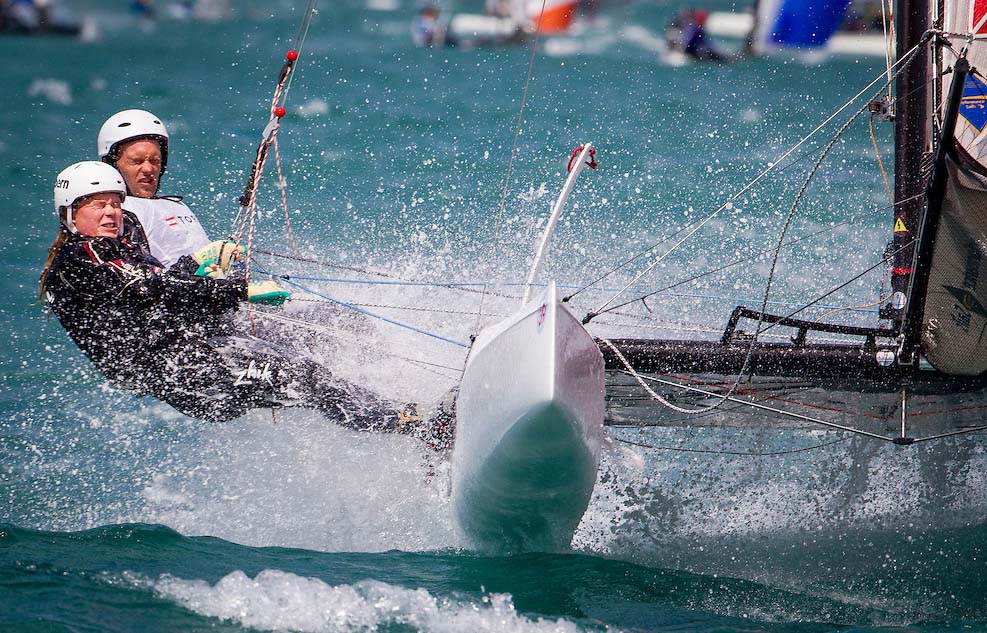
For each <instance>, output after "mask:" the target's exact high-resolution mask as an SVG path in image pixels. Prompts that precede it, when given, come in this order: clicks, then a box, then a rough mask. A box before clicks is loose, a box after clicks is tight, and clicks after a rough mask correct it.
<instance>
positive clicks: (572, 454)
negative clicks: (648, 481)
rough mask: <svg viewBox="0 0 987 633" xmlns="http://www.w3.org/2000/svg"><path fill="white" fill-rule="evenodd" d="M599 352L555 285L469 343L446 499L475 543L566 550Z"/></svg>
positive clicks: (597, 407)
mask: <svg viewBox="0 0 987 633" xmlns="http://www.w3.org/2000/svg"><path fill="white" fill-rule="evenodd" d="M603 414H604V400H603V356H602V355H601V354H600V350H599V347H598V346H597V344H596V342H595V341H594V340H593V338H592V337H591V336H590V335H589V334H588V333H587V332H586V330H585V328H583V326H582V324H581V323H580V322H579V321H578V319H576V318H575V317H574V316H573V315H572V314H570V313H569V311H568V310H566V309H565V307H563V306H562V305H561V304H560V303H559V302H558V296H557V292H556V289H555V284H554V283H553V284H549V286H548V287H547V288H546V290H545V292H544V293H542V294H541V295H540V296H538V297H536V298H535V299H534V300H533V301H531V302H530V303H528V304H526V305H525V306H524V308H522V310H521V311H520V312H518V313H517V314H516V315H514V316H513V317H510V318H508V319H506V320H505V321H502V322H501V323H498V324H496V325H494V326H491V327H489V328H486V329H485V330H483V331H482V332H481V333H480V334H479V336H478V337H477V339H476V341H475V342H474V344H473V348H472V350H471V351H470V356H469V358H468V360H467V363H466V369H465V371H464V374H463V380H462V384H461V386H460V390H459V396H458V399H457V403H456V418H457V426H456V443H455V447H454V449H453V456H452V472H453V486H452V494H453V503H454V506H455V510H456V514H457V517H458V519H459V523H460V526H461V528H462V530H463V532H464V534H465V535H466V536H467V538H468V539H469V540H470V541H472V543H473V545H474V546H476V547H477V548H479V549H482V550H487V551H491V550H493V551H501V552H504V551H557V550H560V549H565V548H567V547H568V546H569V544H570V542H571V540H572V534H573V532H574V531H575V529H576V526H577V525H578V524H579V521H580V519H581V518H582V515H583V513H584V512H585V510H586V506H587V505H588V503H589V498H590V495H591V494H592V492H593V486H594V484H595V482H596V471H597V466H598V464H599V452H600V444H601V441H602V437H603Z"/></svg>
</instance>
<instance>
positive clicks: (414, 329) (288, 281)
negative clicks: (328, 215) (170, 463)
mask: <svg viewBox="0 0 987 633" xmlns="http://www.w3.org/2000/svg"><path fill="white" fill-rule="evenodd" d="M256 272H262V271H259V270H258V271H256ZM264 274H268V275H271V276H272V277H277V278H278V279H280V280H281V281H283V282H284V283H286V284H288V285H290V286H294V287H296V288H299V289H301V290H304V291H305V292H307V293H309V294H313V295H315V296H316V297H320V298H322V299H325V300H327V301H331V302H333V303H335V304H338V305H341V306H343V307H345V308H349V309H350V310H353V311H354V312H359V313H360V314H363V315H366V316H368V317H373V318H375V319H380V320H381V321H384V322H386V323H390V324H391V325H396V326H398V327H403V328H405V329H406V330H411V331H412V332H417V333H418V334H424V335H425V336H430V337H432V338H434V339H438V340H440V341H443V342H444V343H452V344H453V345H458V346H460V347H465V348H467V349H469V345H467V344H466V343H462V342H460V341H454V340H452V339H451V338H446V337H444V336H439V335H438V334H433V333H432V332H426V331H425V330H422V329H420V328H417V327H415V326H413V325H408V324H407V323H401V322H400V321H395V320H394V319H389V318H387V317H385V316H383V315H380V314H375V313H373V312H370V311H369V310H364V309H363V308H360V307H357V306H355V305H353V304H352V303H346V302H345V301H340V300H339V299H334V298H332V297H330V296H328V295H324V294H322V293H321V292H316V291H315V290H312V289H311V288H306V287H305V286H303V285H301V284H300V283H297V282H294V281H292V280H291V279H289V278H288V277H286V276H284V275H274V274H271V273H264Z"/></svg>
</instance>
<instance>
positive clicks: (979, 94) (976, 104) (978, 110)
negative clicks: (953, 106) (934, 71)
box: [960, 1, 987, 132]
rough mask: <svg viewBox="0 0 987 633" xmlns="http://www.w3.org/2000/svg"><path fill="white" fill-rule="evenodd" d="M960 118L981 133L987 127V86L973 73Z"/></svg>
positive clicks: (962, 102) (969, 77)
mask: <svg viewBox="0 0 987 633" xmlns="http://www.w3.org/2000/svg"><path fill="white" fill-rule="evenodd" d="M978 4H979V3H978ZM984 4H987V1H985V3H984ZM960 116H962V117H963V118H964V119H966V121H967V123H969V124H970V125H972V126H973V127H975V128H977V130H978V131H980V132H983V131H984V128H985V127H987V84H984V82H982V81H980V80H979V79H977V77H975V76H974V75H973V73H970V74H969V75H967V78H966V85H964V86H963V98H962V99H960Z"/></svg>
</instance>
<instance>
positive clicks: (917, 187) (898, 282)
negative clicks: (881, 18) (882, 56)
mask: <svg viewBox="0 0 987 633" xmlns="http://www.w3.org/2000/svg"><path fill="white" fill-rule="evenodd" d="M897 9H898V11H897V14H896V15H895V32H896V33H897V36H898V42H897V49H896V56H897V59H899V60H900V59H902V58H903V57H904V56H905V55H906V54H907V53H908V52H909V51H911V50H912V48H914V47H915V46H916V45H918V44H919V43H920V42H922V38H923V36H924V35H925V32H926V31H927V30H928V29H929V23H930V10H929V1H928V0H904V1H903V2H899V3H898V7H897ZM928 77H929V47H927V46H923V47H922V48H921V50H918V51H916V53H915V56H914V58H912V59H911V61H910V62H908V66H907V67H906V68H905V69H904V70H903V71H902V72H901V73H900V74H899V75H898V78H897V80H896V81H895V113H894V114H895V134H894V146H895V161H894V199H895V200H896V201H906V200H907V201H908V202H901V203H900V204H896V205H895V210H894V243H893V248H894V250H895V256H894V263H893V266H894V267H893V270H892V274H891V290H892V291H893V293H894V294H893V295H892V301H891V305H892V314H891V318H892V320H893V321H894V325H895V329H896V330H899V331H900V329H901V326H902V321H903V319H904V317H905V305H904V303H905V301H904V298H905V297H906V296H907V293H908V286H909V283H910V281H911V274H912V262H913V260H914V257H915V248H914V244H912V245H911V246H908V247H905V245H906V244H908V243H909V242H912V241H913V240H914V239H915V236H916V235H917V234H918V227H919V221H920V218H921V216H922V208H923V205H924V200H923V199H922V196H921V194H922V193H923V192H924V191H925V183H924V182H923V180H922V159H923V157H924V155H925V153H926V152H928V151H929V150H930V147H931V144H930V139H931V131H930V126H929V91H928V87H927V86H928V84H927V80H928Z"/></svg>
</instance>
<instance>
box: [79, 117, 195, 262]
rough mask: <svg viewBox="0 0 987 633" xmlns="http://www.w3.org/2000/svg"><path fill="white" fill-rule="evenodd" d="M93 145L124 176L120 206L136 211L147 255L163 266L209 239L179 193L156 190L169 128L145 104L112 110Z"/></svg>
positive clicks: (165, 164)
mask: <svg viewBox="0 0 987 633" xmlns="http://www.w3.org/2000/svg"><path fill="white" fill-rule="evenodd" d="M97 146H98V149H99V159H100V160H101V161H103V162H104V163H106V164H108V165H111V166H113V167H115V168H116V169H117V171H119V172H120V174H121V175H122V176H123V180H124V183H125V184H126V186H127V198H126V201H125V203H124V209H125V210H127V211H130V212H131V213H133V214H134V215H136V216H137V219H138V220H139V221H140V224H141V226H142V227H143V229H144V233H145V235H146V236H147V242H148V246H149V248H150V250H151V255H153V256H154V258H155V259H157V260H158V261H159V262H161V263H162V264H164V267H165V268H168V267H170V266H171V265H172V264H174V263H175V262H177V261H178V259H179V258H180V257H181V256H183V255H192V254H193V253H195V252H196V251H199V250H200V249H203V248H205V247H206V246H207V245H209V244H210V241H209V238H208V237H207V236H206V232H205V230H203V228H202V224H200V223H199V218H197V217H196V216H195V213H193V212H192V210H191V209H189V208H188V206H186V205H185V203H183V202H182V200H181V198H180V197H176V196H158V190H159V189H160V186H161V176H162V175H164V172H165V170H166V169H167V167H168V130H167V129H165V126H164V124H163V123H162V122H161V120H160V119H159V118H158V117H156V116H155V115H153V114H151V113H150V112H147V111H146V110H124V111H122V112H117V113H116V114H114V115H113V116H111V117H110V118H109V119H107V120H106V122H105V123H103V126H102V127H101V128H100V130H99V137H98V139H97Z"/></svg>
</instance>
